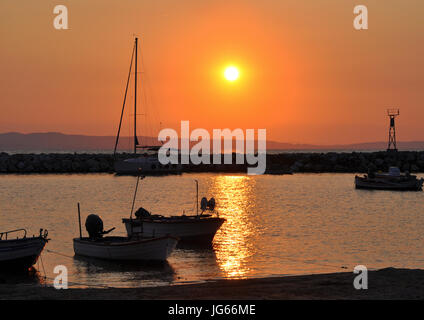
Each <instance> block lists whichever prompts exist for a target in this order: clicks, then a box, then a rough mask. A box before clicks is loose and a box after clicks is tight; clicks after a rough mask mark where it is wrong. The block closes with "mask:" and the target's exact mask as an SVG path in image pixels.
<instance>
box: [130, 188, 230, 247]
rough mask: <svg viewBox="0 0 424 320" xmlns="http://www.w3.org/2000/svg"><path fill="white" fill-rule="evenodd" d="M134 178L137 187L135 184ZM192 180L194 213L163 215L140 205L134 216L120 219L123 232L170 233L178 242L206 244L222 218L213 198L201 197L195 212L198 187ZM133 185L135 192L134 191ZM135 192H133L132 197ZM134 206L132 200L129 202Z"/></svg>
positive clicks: (218, 226) (147, 234)
mask: <svg viewBox="0 0 424 320" xmlns="http://www.w3.org/2000/svg"><path fill="white" fill-rule="evenodd" d="M138 181H139V180H137V186H138ZM195 182H196V204H197V207H196V215H181V216H170V217H165V216H162V215H152V214H151V213H150V212H149V211H147V210H146V209H144V208H140V209H138V210H137V212H136V213H135V216H136V218H135V219H133V218H132V211H131V216H130V218H129V219H127V218H124V219H122V222H123V223H124V224H125V228H126V230H127V235H128V236H132V235H137V234H142V235H145V236H156V237H162V236H165V235H169V234H170V235H173V236H176V237H178V238H179V239H180V242H195V243H205V244H210V243H211V242H212V240H213V238H214V236H215V234H216V232H217V231H218V229H219V228H220V227H221V225H222V224H223V223H224V222H225V221H226V220H225V219H224V218H220V217H219V214H218V212H216V211H214V210H215V199H214V198H211V199H210V200H209V201H207V199H206V198H203V199H202V201H201V211H202V212H201V213H200V214H199V208H198V203H199V202H198V196H199V191H198V190H199V186H198V182H197V180H195ZM137 186H136V192H137ZM135 196H136V194H134V200H135ZM133 206H134V201H133ZM205 211H210V212H212V213H215V214H216V217H214V216H213V215H212V214H205V213H204V212H205Z"/></svg>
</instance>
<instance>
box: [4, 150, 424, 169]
mask: <svg viewBox="0 0 424 320" xmlns="http://www.w3.org/2000/svg"><path fill="white" fill-rule="evenodd" d="M132 156H133V155H132V154H128V153H122V154H119V155H118V157H119V159H126V158H130V157H132ZM233 163H235V155H234V154H233ZM113 164H114V158H113V155H112V154H87V153H85V154H79V153H49V154H45V153H41V154H31V153H27V154H8V153H4V152H2V153H0V173H3V174H7V173H14V174H16V173H25V174H26V173H95V172H107V173H113V172H114V168H113V167H114V165H113ZM390 166H397V167H399V168H400V169H401V170H402V171H409V172H424V151H399V152H385V151H381V152H349V153H348V152H343V153H339V152H328V153H312V152H310V153H279V154H268V155H267V173H270V174H284V173H297V172H316V173H320V172H350V173H353V172H358V173H362V172H367V171H368V170H369V168H371V169H373V170H381V171H387V170H388V168H389V167H390ZM246 169H247V165H246V164H243V165H236V164H221V165H213V164H210V165H207V164H201V165H191V164H190V165H184V166H183V172H246Z"/></svg>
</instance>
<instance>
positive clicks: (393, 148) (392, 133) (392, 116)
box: [387, 109, 399, 151]
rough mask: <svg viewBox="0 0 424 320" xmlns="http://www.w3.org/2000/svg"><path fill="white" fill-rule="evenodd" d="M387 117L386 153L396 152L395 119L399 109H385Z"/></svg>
mask: <svg viewBox="0 0 424 320" xmlns="http://www.w3.org/2000/svg"><path fill="white" fill-rule="evenodd" d="M387 115H388V116H389V119H390V127H389V143H388V145H387V151H397V147H396V127H395V118H396V117H397V116H398V115H399V109H387Z"/></svg>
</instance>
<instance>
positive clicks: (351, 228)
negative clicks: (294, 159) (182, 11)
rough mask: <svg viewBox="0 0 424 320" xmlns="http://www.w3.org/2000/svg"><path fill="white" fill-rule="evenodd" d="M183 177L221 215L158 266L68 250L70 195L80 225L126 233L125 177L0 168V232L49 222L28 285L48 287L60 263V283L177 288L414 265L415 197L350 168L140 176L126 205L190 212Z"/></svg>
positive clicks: (423, 244)
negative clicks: (90, 221) (362, 184)
mask: <svg viewBox="0 0 424 320" xmlns="http://www.w3.org/2000/svg"><path fill="white" fill-rule="evenodd" d="M420 176H422V175H420ZM194 180H198V181H199V197H200V198H201V197H203V196H206V197H208V198H210V197H212V196H213V197H215V199H216V201H217V210H218V211H219V214H220V216H222V217H225V218H226V219H227V221H226V222H225V223H224V224H223V226H222V227H221V229H220V230H219V231H218V233H217V234H216V236H215V239H214V242H213V247H212V248H209V249H208V248H206V249H199V248H184V249H177V250H175V251H174V253H173V254H172V255H171V257H170V258H169V259H168V262H167V263H164V264H155V265H125V264H120V263H112V262H104V261H99V260H95V259H94V260H93V259H86V258H80V257H74V252H73V245H72V239H73V238H74V237H77V236H78V233H79V231H78V215H77V202H80V204H81V210H82V222H83V224H84V221H85V217H86V216H87V215H88V214H91V213H96V214H98V215H100V216H101V217H102V219H103V222H104V226H105V229H109V228H111V227H116V230H115V231H114V232H113V233H112V234H114V235H125V228H124V225H123V224H122V222H121V219H122V218H123V217H129V215H130V211H131V203H132V198H133V192H134V188H135V183H136V178H134V177H122V176H121V177H118V176H114V175H111V174H81V175H77V174H72V175H67V174H54V175H53V174H52V175H0V229H1V230H0V231H6V230H10V229H16V228H26V229H27V230H28V232H29V233H30V234H38V232H39V231H38V230H39V229H40V228H45V229H48V231H49V238H50V239H51V240H50V241H49V243H48V244H47V246H46V248H45V250H44V252H43V254H42V256H41V257H42V258H41V259H39V261H38V263H37V265H36V269H37V270H38V273H37V275H36V279H37V280H36V281H39V282H41V283H47V284H52V281H53V279H54V277H55V276H56V274H55V273H54V268H55V266H57V265H64V266H66V267H67V269H68V277H69V282H70V283H69V286H71V287H97V286H98V287H103V286H110V287H140V286H146V287H147V286H161V285H169V284H174V285H178V284H184V283H192V282H204V281H208V280H214V279H229V278H254V277H270V276H283V275H295V274H312V273H328V272H339V271H353V268H354V267H355V266H356V265H365V266H366V267H368V268H369V269H377V268H384V267H398V268H421V269H423V268H424V232H423V230H424V193H423V192H392V191H365V190H355V189H354V183H353V180H354V175H352V174H294V175H261V176H247V175H241V174H240V175H230V174H211V173H202V174H183V175H176V176H163V177H146V178H145V179H144V180H142V181H141V184H140V187H139V192H138V194H137V199H136V208H138V207H139V206H143V207H145V208H146V209H148V210H150V211H152V213H154V214H162V215H167V216H170V215H180V214H182V213H183V212H184V213H185V214H190V213H194V212H195V196H196V189H195V183H194ZM83 232H84V233H85V230H84V226H83ZM44 277H46V278H44Z"/></svg>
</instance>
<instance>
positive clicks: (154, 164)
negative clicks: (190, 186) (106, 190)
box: [113, 38, 182, 175]
mask: <svg viewBox="0 0 424 320" xmlns="http://www.w3.org/2000/svg"><path fill="white" fill-rule="evenodd" d="M133 62H134V63H135V66H134V71H133V70H132V67H133ZM137 62H138V38H135V42H134V47H133V51H132V56H131V64H130V70H129V73H128V78H127V84H126V89H125V94H124V102H123V105H122V111H121V118H120V120H119V127H118V133H117V135H116V141H115V148H114V151H113V154H114V158H115V163H114V169H115V173H116V174H119V175H138V174H139V171H140V170H142V172H143V174H144V175H157V174H180V173H181V170H182V165H181V164H166V165H163V164H161V163H160V161H159V159H158V150H159V148H160V146H148V145H141V144H140V143H139V141H138V138H137V78H138V72H137V71H138V67H137ZM132 71H133V74H134V123H133V126H134V128H133V130H134V138H133V153H134V156H133V157H132V158H130V159H117V157H116V150H117V147H118V142H119V135H120V132H121V126H122V117H123V115H124V109H125V103H126V100H127V93H128V86H129V81H130V77H131V73H132ZM139 149H140V150H142V153H137V150H139Z"/></svg>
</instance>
